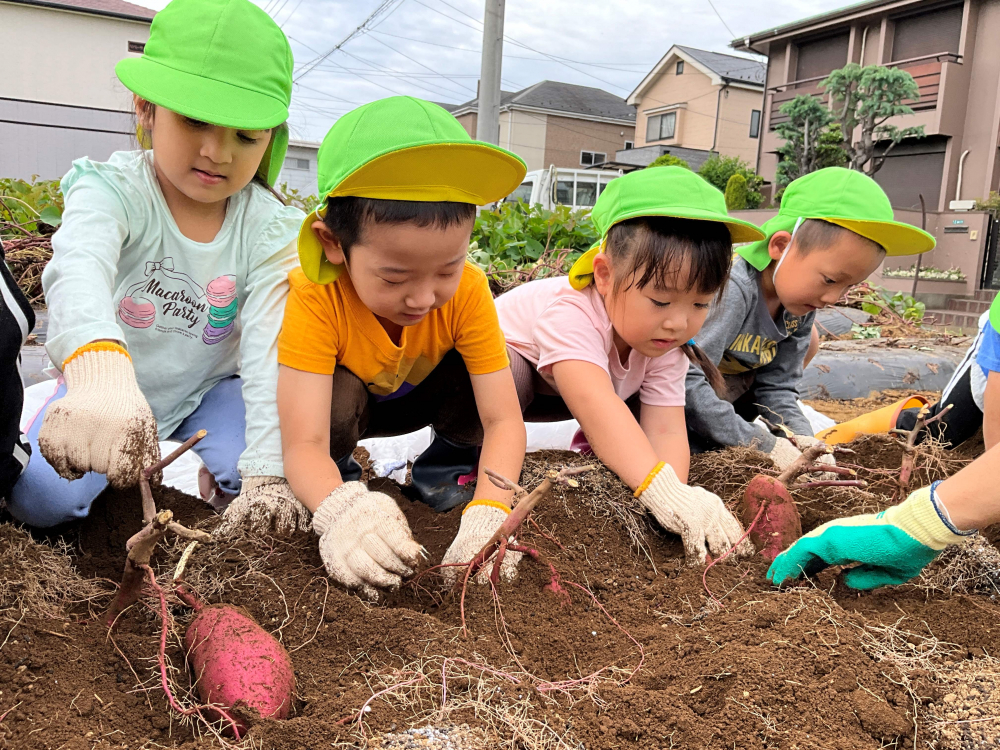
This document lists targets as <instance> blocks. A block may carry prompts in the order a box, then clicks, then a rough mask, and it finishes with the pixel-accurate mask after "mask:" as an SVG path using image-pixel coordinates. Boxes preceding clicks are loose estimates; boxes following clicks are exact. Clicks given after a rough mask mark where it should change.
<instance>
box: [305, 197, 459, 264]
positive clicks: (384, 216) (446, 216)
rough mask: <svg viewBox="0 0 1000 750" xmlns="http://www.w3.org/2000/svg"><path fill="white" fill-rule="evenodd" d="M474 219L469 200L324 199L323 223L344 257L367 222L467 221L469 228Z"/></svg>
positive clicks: (421, 223)
mask: <svg viewBox="0 0 1000 750" xmlns="http://www.w3.org/2000/svg"><path fill="white" fill-rule="evenodd" d="M475 218H476V207H475V206H474V205H473V204H471V203H455V202H453V201H397V200H386V199H384V198H358V197H355V196H344V197H338V198H327V201H326V216H324V217H323V223H324V224H326V226H327V229H329V230H330V231H331V232H333V234H334V235H335V236H336V237H337V239H338V240H339V241H340V247H341V248H342V249H343V251H344V257H345V258H348V259H349V258H350V251H351V247H352V246H353V245H355V244H356V243H358V242H360V241H361V238H362V236H363V234H364V230H365V228H366V227H368V226H369V225H371V224H415V225H416V226H418V227H435V228H437V229H447V228H448V227H453V226H456V225H461V224H469V228H470V229H471V228H472V222H473V221H474V220H475Z"/></svg>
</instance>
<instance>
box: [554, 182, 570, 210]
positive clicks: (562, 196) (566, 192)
mask: <svg viewBox="0 0 1000 750" xmlns="http://www.w3.org/2000/svg"><path fill="white" fill-rule="evenodd" d="M556 203H559V204H561V205H567V204H568V205H573V178H572V177H570V178H569V179H568V180H566V179H562V180H556Z"/></svg>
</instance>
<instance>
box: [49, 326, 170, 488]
mask: <svg viewBox="0 0 1000 750" xmlns="http://www.w3.org/2000/svg"><path fill="white" fill-rule="evenodd" d="M63 375H64V376H65V378H66V396H65V397H63V398H61V399H60V400H59V401H56V402H55V403H54V404H52V406H50V407H49V409H48V411H47V412H46V414H45V419H44V421H43V422H42V427H41V429H40V430H39V432H38V447H39V448H41V451H42V455H43V456H44V457H45V460H46V461H48V462H49V464H50V465H51V466H52V468H54V469H55V470H56V472H57V473H58V474H59V476H61V477H63V478H65V479H79V478H80V477H82V476H83V475H84V474H86V473H87V472H88V471H96V472H97V473H98V474H104V475H106V476H107V478H108V483H109V484H111V486H113V487H117V488H123V487H130V486H132V485H134V484H136V483H137V482H138V481H139V472H141V471H142V470H143V469H144V468H146V467H147V466H150V465H152V464H155V463H156V462H157V461H159V460H160V443H159V438H158V437H157V431H156V417H154V416H153V410H152V409H150V408H149V404H148V403H146V399H145V397H144V396H143V395H142V391H140V390H139V384H138V383H137V382H136V379H135V370H133V369H132V359H131V358H130V357H129V356H128V354H127V353H126V352H125V350H124V349H123V348H122V347H121V346H119V345H118V344H114V343H105V342H97V343H94V344H88V345H87V346H85V347H81V348H80V349H78V350H77V351H76V352H74V353H73V355H72V356H70V358H69V359H68V360H66V364H65V366H64V368H63Z"/></svg>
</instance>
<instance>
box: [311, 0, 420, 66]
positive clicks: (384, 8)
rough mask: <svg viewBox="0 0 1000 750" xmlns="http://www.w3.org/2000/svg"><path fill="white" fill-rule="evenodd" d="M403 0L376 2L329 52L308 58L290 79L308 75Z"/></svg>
mask: <svg viewBox="0 0 1000 750" xmlns="http://www.w3.org/2000/svg"><path fill="white" fill-rule="evenodd" d="M404 2H406V0H382V2H380V3H379V4H378V7H377V8H375V10H373V11H372V12H371V14H370V15H369V16H368V17H367V18H366V19H365V20H364V21H362V22H361V24H360V25H359V26H358V27H357V28H356V29H354V31H352V32H351V33H350V34H348V35H347V36H346V37H344V38H343V39H342V40H341V41H340V42H338V43H337V44H336V45H334V47H333V48H332V49H331V50H330V51H329V52H327V53H326V54H324V55H321V56H320V57H318V58H315V59H313V60H310V61H309V62H308V63H306V64H305V65H303V66H302V68H300V69H299V74H298V75H297V76H295V77H294V78H293V79H292V82H293V83H294V82H296V81H298V80H299V79H300V78H302V77H303V76H306V75H308V74H309V73H310V72H311V71H312V70H313V69H314V68H315V67H316V66H317V65H319V64H320V63H321V62H323V61H324V60H326V59H327V58H328V57H329V56H330V55H332V54H333V53H334V52H336V51H337V50H339V49H340V48H341V47H343V46H344V45H345V44H347V43H348V42H349V41H351V40H352V39H353V38H354V37H356V36H357V35H358V34H360V33H362V32H363V31H365V30H366V29H367V27H368V24H370V23H371V22H372V21H374V20H375V19H376V18H378V17H379V16H380V15H383V14H385V15H386V16H388V15H389V14H390V13H392V12H393V11H394V10H396V9H397V8H398V7H399V6H400V5H402V4H403V3H404Z"/></svg>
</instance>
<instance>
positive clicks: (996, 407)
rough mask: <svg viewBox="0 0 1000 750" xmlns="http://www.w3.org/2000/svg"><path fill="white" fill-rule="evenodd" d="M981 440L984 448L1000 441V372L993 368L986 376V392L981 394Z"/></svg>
mask: <svg viewBox="0 0 1000 750" xmlns="http://www.w3.org/2000/svg"><path fill="white" fill-rule="evenodd" d="M972 366H973V367H978V366H979V365H978V364H973V365H972ZM983 442H984V443H985V444H986V450H989V449H990V448H992V447H993V446H994V445H996V444H997V443H998V442H1000V372H996V371H994V370H991V371H990V373H989V375H988V376H987V378H986V392H985V393H984V394H983Z"/></svg>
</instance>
